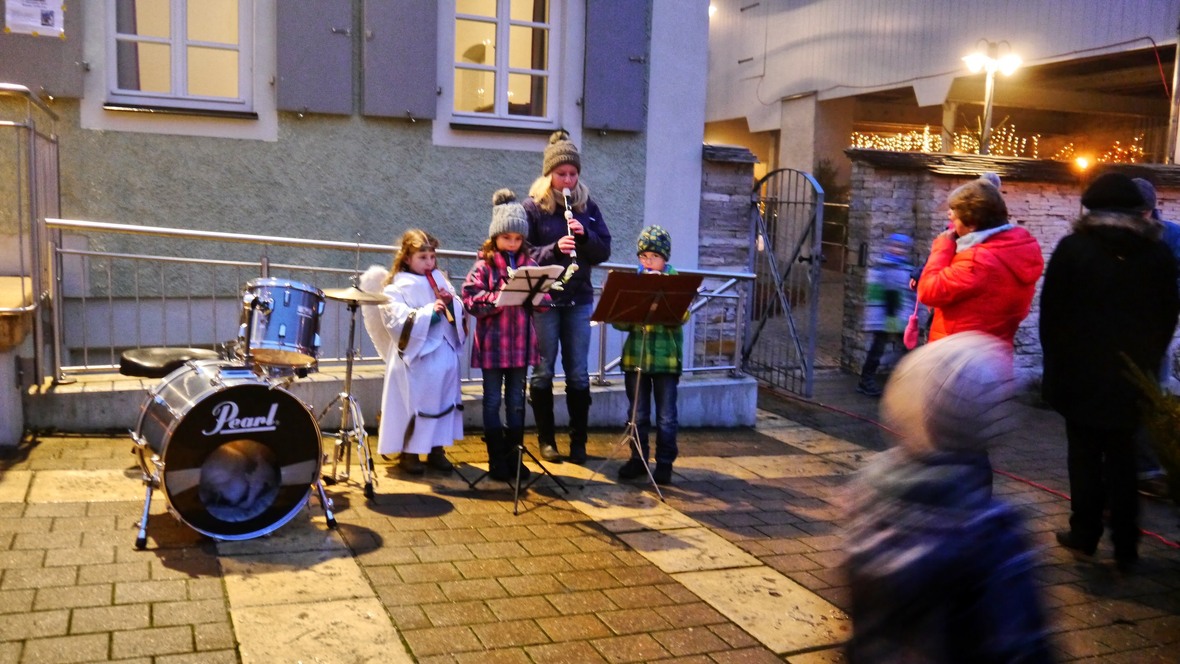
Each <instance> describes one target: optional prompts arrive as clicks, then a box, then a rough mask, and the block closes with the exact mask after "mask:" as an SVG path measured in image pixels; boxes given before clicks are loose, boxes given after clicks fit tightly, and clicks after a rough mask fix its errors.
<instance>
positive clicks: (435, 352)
mask: <svg viewBox="0 0 1180 664" xmlns="http://www.w3.org/2000/svg"><path fill="white" fill-rule="evenodd" d="M437 249H438V240H436V239H435V238H434V237H432V236H431V235H430V234H429V233H427V232H425V231H422V230H418V229H412V230H409V231H406V232H405V234H403V235H402V237H401V241H400V249H399V250H398V253H397V256H396V257H395V258H394V261H393V268H392V269H393V271H392V273H391V274H390V275H389V277H388V278H387V279H386V284H385V289H384V293H385V295H388V296H389V298H390V301H389V303H387V304H382V305H380V307H379V310H380V312H381V319H382V321H383V322H384V325H385V328H386V329H387V330H388V331H389V335H390V337H391V345H390V347H389V348H388V349H387V350H386V352H385V353H384V355H385V357H386V358H387V362H386V368H385V386H384V390H383V393H382V396H381V404H382V416H381V425H380V428H379V431H378V441H379V442H378V446H377V451H378V452H379V453H380V454H393V453H398V454H399V456H398V466H399V467H400V468H401V469H402V470H403V471H406V472H408V473H411V474H415V475H417V474H421V473H422V472H424V471H425V467H424V465H423V464H422V461H421V459H420V458H419V457H418V455H420V454H428V455H429V456H428V457H427V461H426V465H429V466H430V467H431V468H434V469H437V470H442V471H447V472H449V471H450V470H452V468H453V466H452V465H451V462H450V461H448V460H447V458H446V455H445V453H444V452H443V448H444V447H449V446H450V445H451V444H452V443H453V442H454V441H456V440H460V439H462V438H463V402H462V393H461V391H460V389H459V359H460V353H462V351H463V342H464V339H465V338H466V333H465V331H464V329H463V303H462V301H461V300H460V299H459V298H458V297H455V290H454V288H453V287H452V286H451V283H450V281H449V280H448V279H447V277H446V275H444V274H443V273H442V271H441V270H439V269H437V267H436V265H437V260H436V258H435V251H436V250H437ZM432 280H433V283H431V282H432Z"/></svg>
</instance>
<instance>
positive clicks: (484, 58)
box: [451, 0, 560, 129]
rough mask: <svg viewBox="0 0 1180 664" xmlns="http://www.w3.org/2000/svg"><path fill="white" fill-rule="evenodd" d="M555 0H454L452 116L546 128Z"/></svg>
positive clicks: (552, 98)
mask: <svg viewBox="0 0 1180 664" xmlns="http://www.w3.org/2000/svg"><path fill="white" fill-rule="evenodd" d="M559 4H560V3H559V2H556V0H455V27H454V49H453V53H452V55H453V57H452V61H453V64H452V69H453V72H454V79H453V86H452V93H453V94H452V99H451V120H452V122H455V123H459V124H472V125H486V126H502V127H523V128H530V127H532V128H539V129H547V128H552V127H555V126H556V124H557V115H558V113H557V111H556V106H557V103H556V92H557V87H558V86H557V84H556V83H557V82H556V81H555V69H556V67H557V59H556V57H555V54H556V53H559V52H560V47H559V44H558V42H559V40H560V35H559V31H558V30H556V29H555V27H554V26H555V25H557V24H559V21H558V18H557V17H555V16H554V13H555V11H556V9H557V8H556V7H555V5H559Z"/></svg>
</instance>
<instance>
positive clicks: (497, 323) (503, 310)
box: [463, 251, 549, 369]
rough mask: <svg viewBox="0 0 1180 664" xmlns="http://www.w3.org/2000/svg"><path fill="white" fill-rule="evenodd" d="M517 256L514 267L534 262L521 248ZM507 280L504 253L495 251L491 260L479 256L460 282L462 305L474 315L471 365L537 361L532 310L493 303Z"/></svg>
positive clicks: (520, 365) (512, 365) (507, 366)
mask: <svg viewBox="0 0 1180 664" xmlns="http://www.w3.org/2000/svg"><path fill="white" fill-rule="evenodd" d="M516 260H517V261H518V262H517V264H516V267H524V266H526V265H536V264H537V263H536V261H534V260H533V259H532V257H530V256H529V255H528V254H527V253H525V252H523V251H522V252H520V253H518V254H517V257H516ZM507 281H508V258H507V254H506V253H505V252H502V251H497V252H496V253H495V255H494V256H493V258H492V262H491V263H489V262H488V261H487V260H486V259H484V258H483V257H481V258H478V259H477V260H476V261H475V265H473V266H472V268H471V271H470V272H468V273H467V279H466V280H465V281H464V282H463V308H465V309H466V310H467V311H468V312H469V313H471V315H472V316H475V335H474V337H473V339H472V346H471V366H472V367H473V368H476V369H519V368H523V367H528V366H531V365H534V364H536V363H537V362H539V361H540V356H539V355H538V354H537V334H536V332H535V331H534V330H533V317H532V313H531V312H530V311H529V310H528V309H526V308H525V307H523V306H511V307H497V306H496V298H497V297H499V295H500V289H501V288H502V287H503V286H504V284H505V283H506V282H507ZM545 297H546V299H548V297H549V296H548V295H546V296H545Z"/></svg>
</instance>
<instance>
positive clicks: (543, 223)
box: [524, 131, 611, 463]
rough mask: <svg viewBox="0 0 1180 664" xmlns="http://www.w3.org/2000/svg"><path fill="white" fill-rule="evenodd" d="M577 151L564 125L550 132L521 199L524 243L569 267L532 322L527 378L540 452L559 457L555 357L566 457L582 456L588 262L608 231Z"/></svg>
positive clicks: (604, 249)
mask: <svg viewBox="0 0 1180 664" xmlns="http://www.w3.org/2000/svg"><path fill="white" fill-rule="evenodd" d="M581 173H582V157H581V155H580V154H579V153H578V148H577V147H576V146H575V145H574V144H573V142H572V141H570V137H569V134H567V133H566V132H564V131H557V132H554V133H553V135H552V136H550V137H549V145H548V146H547V147H546V148H545V155H544V159H543V160H542V166H541V177H539V178H537V180H536V181H534V182H533V185H532V187H531V188H530V189H529V199H528V200H526V201H525V202H524V209H525V212H526V213H527V214H528V221H529V233H528V238H527V239H528V242H529V244H530V245H531V246H532V247H533V249H532V252H533V258H535V259H536V260H537V263H538V264H540V265H562V266H565V267H566V271H565V273H564V275H563V277H562V280H563V282H564V283H562V284H561V288H560V290H558V289H556V288H555V289H554V290H553V291H550V294H551V295H552V297H553V306H552V307H551V308H549V309H548V310H547V311H544V312H537V314H536V315H535V316H534V322H535V324H536V330H537V342H538V345H539V350H540V353H541V359H540V361H539V362H538V363H537V364H536V365H535V366H534V367H533V377H532V380H531V381H530V382H529V394H530V400H531V401H532V404H533V417H534V419H535V420H536V422H537V442H538V444H539V446H540V448H541V457H542V458H543V459H545V460H546V461H558V460H560V459H561V454H560V453H559V452H558V450H557V440H556V437H555V435H554V418H553V375H554V370H555V367H556V363H557V355H558V353H559V352H560V353H561V368H562V371H564V372H565V403H566V408H567V409H568V410H569V426H570V451H569V460H570V461H572V462H574V463H584V462H585V461H586V423H587V419H588V417H589V412H590V372H589V368H588V367H587V356H588V355H589V354H590V312H591V310H592V308H593V306H594V287H593V286H592V285H591V283H590V267H591V266H592V265H597V264H599V263H602V262H604V261H606V260H607V259H609V258H610V242H611V238H610V231H609V230H608V229H607V227H606V222H605V221H604V220H603V218H602V212H601V211H600V210H599V209H598V205H596V204H595V203H594V201H592V200H590V190H589V189H588V188H587V187H586V183H585V182H584V181H583V180H582V179H581Z"/></svg>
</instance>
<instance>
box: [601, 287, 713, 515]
mask: <svg viewBox="0 0 1180 664" xmlns="http://www.w3.org/2000/svg"><path fill="white" fill-rule="evenodd" d="M657 277H659V278H657ZM701 281H702V277H701V275H684V274H675V275H667V274H661V275H656V276H652V275H645V274H642V273H635V272H621V271H618V270H612V271H611V272H609V273H608V274H607V278H606V283H605V284H603V286H602V295H601V296H600V297H599V300H598V306H597V307H595V309H594V313H593V314H592V315H591V319H592V320H596V321H599V322H600V323H603V324H606V323H612V324H629V325H640V326H642V330H643V338H642V340H641V345H640V351H639V358H638V364H637V367H636V370H635V387H634V394H633V395H632V398H631V416H630V417H629V418H628V421H627V427H626V431H624V433H623V435H622V437H620V438H619V440H618V441H617V442H615V445H614V449H615V450H618V449H619V448H620V447H623V446H624V445H629V447H630V448H631V449H633V450H634V451H635V456H636V457H638V458H639V460H640V461H642V462H643V469H644V470H645V471H646V472H647V479H648V480H649V481H650V482H651V486H652V488H653V489H655V490H656V495H657V496H659V497H660V501H661V502H664V492H663V491H660V485H659V484H657V483H656V478H655V476H654V475H652V472H651V464H649V463H648V462H647V455H645V454H644V453H643V445H642V444H641V443H640V440H639V424H638V422H637V419H638V417H637V416H638V413H639V397H640V395H641V394H642V393H643V389H642V383H643V362H644V359H645V358H644V353H645V352H646V351H647V335H648V326H649V325H676V326H679V325H683V324H684V316H685V314H686V313H688V307H689V305H691V304H692V301H693V299H694V298H695V297H696V294H697V289H698V288H700V285H701ZM623 382H624V383H626V380H625V379H624V381H623ZM649 398H650V397H649ZM610 460H611V459H610V457H608V458H606V459H603V460H602V461H601V462H600V463H599V464H598V466H597V467H596V468H595V469H594V472H592V473H591V474H590V477H588V478H586V481H585V482H583V483H582V489H583V490H584V489H585V488H586V484H588V483H589V482H590V480H592V479H594V476H595V475H601V474H602V467H603V466H605V465H606V463H607V462H608V461H610Z"/></svg>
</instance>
